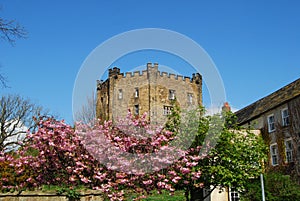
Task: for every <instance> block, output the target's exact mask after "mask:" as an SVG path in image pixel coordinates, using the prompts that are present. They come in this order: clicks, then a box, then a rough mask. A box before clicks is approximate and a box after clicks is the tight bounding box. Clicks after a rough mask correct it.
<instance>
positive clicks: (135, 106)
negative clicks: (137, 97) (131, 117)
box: [134, 105, 140, 115]
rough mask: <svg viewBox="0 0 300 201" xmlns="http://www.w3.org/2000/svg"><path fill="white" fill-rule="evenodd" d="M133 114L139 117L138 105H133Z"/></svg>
mask: <svg viewBox="0 0 300 201" xmlns="http://www.w3.org/2000/svg"><path fill="white" fill-rule="evenodd" d="M134 114H135V115H139V114H140V106H139V105H134Z"/></svg>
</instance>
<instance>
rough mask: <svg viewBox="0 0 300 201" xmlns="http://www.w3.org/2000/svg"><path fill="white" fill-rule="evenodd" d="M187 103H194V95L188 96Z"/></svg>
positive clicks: (189, 94)
mask: <svg viewBox="0 0 300 201" xmlns="http://www.w3.org/2000/svg"><path fill="white" fill-rule="evenodd" d="M187 101H188V103H189V104H192V103H193V94H191V93H188V94H187Z"/></svg>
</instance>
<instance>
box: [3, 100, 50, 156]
mask: <svg viewBox="0 0 300 201" xmlns="http://www.w3.org/2000/svg"><path fill="white" fill-rule="evenodd" d="M47 113H48V112H47V111H45V110H44V109H43V108H42V107H40V106H36V105H35V104H33V103H32V102H31V101H30V100H29V99H25V98H22V97H21V96H19V95H7V96H2V97H1V99H0V151H3V150H4V151H6V150H9V149H13V148H15V147H16V146H17V145H18V143H19V142H20V141H22V140H23V138H24V136H25V135H26V133H27V131H28V130H31V131H33V130H34V129H35V127H36V125H37V122H36V118H34V117H39V116H43V115H47Z"/></svg>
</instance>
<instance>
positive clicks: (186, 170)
mask: <svg viewBox="0 0 300 201" xmlns="http://www.w3.org/2000/svg"><path fill="white" fill-rule="evenodd" d="M180 172H181V173H182V174H188V173H190V172H191V170H190V169H189V168H180Z"/></svg>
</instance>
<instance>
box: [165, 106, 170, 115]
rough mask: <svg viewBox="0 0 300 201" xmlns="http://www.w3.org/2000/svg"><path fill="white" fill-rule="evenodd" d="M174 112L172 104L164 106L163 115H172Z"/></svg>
mask: <svg viewBox="0 0 300 201" xmlns="http://www.w3.org/2000/svg"><path fill="white" fill-rule="evenodd" d="M171 113H172V107H171V106H164V110H163V115H170V114H171Z"/></svg>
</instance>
